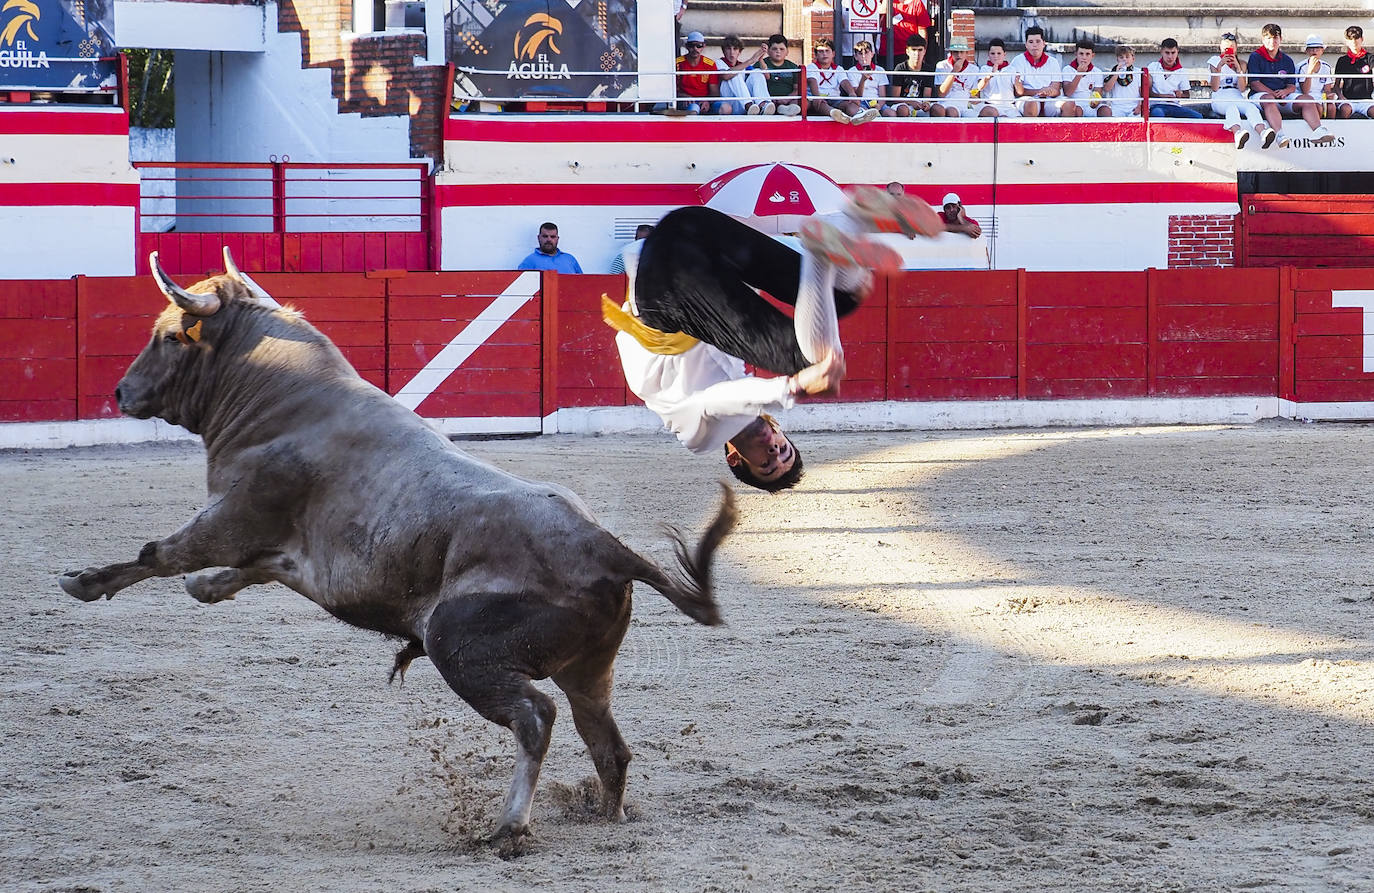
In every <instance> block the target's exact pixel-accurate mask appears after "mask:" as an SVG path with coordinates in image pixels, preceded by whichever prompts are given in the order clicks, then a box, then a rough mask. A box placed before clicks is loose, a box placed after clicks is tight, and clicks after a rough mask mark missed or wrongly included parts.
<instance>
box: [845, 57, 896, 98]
mask: <svg viewBox="0 0 1374 893" xmlns="http://www.w3.org/2000/svg"><path fill="white" fill-rule="evenodd" d="M865 74H866V75H868V80H867V81H865V82H864V89H863V92H862V93H860V94H859V97H860V98H862V99H882V98H883V97H884V96H886V95H887V72H886V71H883V70H882V69H881V68H879V67H878V66H876V65H875V66H873V68H871V69H869V70H868V71H860V70H859V68H858V66H855V67H854V68H851V69H849V70H848V71H847V72H846V74H845V77H846V78H847V79H848V80H849V85H850V86H851V87H853V88H854V89H855V90H858V89H859V80H860V78H862V77H863V76H864V75H865Z"/></svg>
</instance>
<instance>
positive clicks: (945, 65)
mask: <svg viewBox="0 0 1374 893" xmlns="http://www.w3.org/2000/svg"><path fill="white" fill-rule="evenodd" d="M953 71H954V64H953V63H952V62H950V61H949V60H948V59H946V60H945V61H943V62H941V63H939V64H938V65H936V66H935V89H936V90H937V91H938V90H939V89H940V85H941V84H943V83H944V82H945V78H947V77H949V76H950V73H951V72H953ZM982 75H983V72H982V69H980V68H979V67H978V66H977V65H974V64H973V63H972V62H970V63H969V64H968V65H965V66H964V70H963V71H961V72H959V73H958V74H956V75H954V81H953V82H952V83H951V84H950V85H949V92H948V93H946V94H945V95H944V98H945V99H947V100H958V99H968V98H969V97H970V94H971V93H972V92H973V88H974V87H976V86H978V81H979V79H980V78H981V77H982ZM939 100H940V97H936V102H938V101H939Z"/></svg>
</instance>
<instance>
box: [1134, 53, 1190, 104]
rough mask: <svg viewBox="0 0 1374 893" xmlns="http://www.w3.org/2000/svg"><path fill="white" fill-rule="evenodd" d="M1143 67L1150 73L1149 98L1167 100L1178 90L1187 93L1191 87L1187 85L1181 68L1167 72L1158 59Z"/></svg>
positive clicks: (1186, 76) (1185, 75)
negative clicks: (1155, 97) (1158, 97)
mask: <svg viewBox="0 0 1374 893" xmlns="http://www.w3.org/2000/svg"><path fill="white" fill-rule="evenodd" d="M1145 67H1146V68H1147V69H1149V71H1150V95H1151V96H1162V97H1165V98H1166V99H1167V98H1170V97H1172V96H1173V95H1174V94H1175V93H1177V92H1179V91H1180V90H1182V91H1183V92H1184V93H1187V92H1188V89H1189V87H1190V86H1191V85H1190V84H1189V83H1188V75H1187V73H1186V72H1185V70H1184V69H1183V68H1182V67H1180V68H1179V69H1178V70H1177V71H1168V70H1167V69H1165V68H1164V64H1163V63H1162V62H1160V61H1159V60H1158V59H1156V60H1155V61H1153V62H1151V63H1150V64H1149V65H1146V66H1145Z"/></svg>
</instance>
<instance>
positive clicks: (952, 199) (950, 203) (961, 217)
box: [940, 192, 983, 239]
mask: <svg viewBox="0 0 1374 893" xmlns="http://www.w3.org/2000/svg"><path fill="white" fill-rule="evenodd" d="M940 204H941V205H943V207H942V208H941V210H940V219H941V220H942V221H944V224H945V232H947V233H963V234H964V235H966V236H968V237H969V238H970V239H976V238H978V237H979V236H981V235H982V234H983V228H982V227H981V226H979V225H978V221H976V220H974V219H973V218H972V217H969V216H968V212H967V211H965V210H964V203H963V202H961V201H960V200H959V194H958V193H956V192H950V193H947V194H946V195H945V197H944V198H943V199H942V200H941V201H940Z"/></svg>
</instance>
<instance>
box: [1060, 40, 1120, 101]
mask: <svg viewBox="0 0 1374 893" xmlns="http://www.w3.org/2000/svg"><path fill="white" fill-rule="evenodd" d="M1096 55H1097V47H1095V46H1093V42H1092V41H1091V40H1080V41H1079V42H1078V43H1077V44H1076V45H1075V46H1074V55H1073V61H1072V62H1070V63H1069V64H1068V65H1065V66H1064V82H1063V83H1064V86H1063V88H1062V89H1063V92H1064V98H1063V99H1061V100H1059V116H1060V117H1061V118H1081V117H1083V114H1084V109H1096V113H1097V114H1098V115H1102V116H1105V115H1110V114H1111V113H1112V110H1111V107H1110V106H1108V105H1107V104H1105V103H1103V102H1102V101H1101V100H1102V81H1103V76H1102V69H1100V68H1098V67H1097V66H1096V65H1094V64H1093V57H1094V56H1096Z"/></svg>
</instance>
